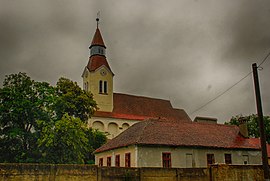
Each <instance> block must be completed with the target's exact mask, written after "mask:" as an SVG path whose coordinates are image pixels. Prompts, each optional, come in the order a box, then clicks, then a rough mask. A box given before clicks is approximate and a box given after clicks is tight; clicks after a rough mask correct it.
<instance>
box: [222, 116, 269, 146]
mask: <svg viewBox="0 0 270 181" xmlns="http://www.w3.org/2000/svg"><path fill="white" fill-rule="evenodd" d="M239 119H245V120H247V126H248V133H249V136H250V137H252V138H258V137H260V131H259V124H258V116H257V115H256V114H251V115H249V116H242V115H237V116H233V117H232V118H231V120H230V121H229V122H227V123H225V124H230V125H237V126H238V125H239ZM263 121H264V125H265V133H266V141H267V142H268V143H270V117H269V116H264V117H263Z"/></svg>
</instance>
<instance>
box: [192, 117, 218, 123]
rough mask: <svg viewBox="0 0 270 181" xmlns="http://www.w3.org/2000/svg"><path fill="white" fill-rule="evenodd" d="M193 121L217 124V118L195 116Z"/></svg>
mask: <svg viewBox="0 0 270 181" xmlns="http://www.w3.org/2000/svg"><path fill="white" fill-rule="evenodd" d="M194 122H198V123H210V124H217V118H210V117H201V116H197V117H195V119H194Z"/></svg>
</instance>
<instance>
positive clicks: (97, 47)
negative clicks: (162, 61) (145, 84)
mask: <svg viewBox="0 0 270 181" xmlns="http://www.w3.org/2000/svg"><path fill="white" fill-rule="evenodd" d="M96 20H97V28H96V31H95V34H94V36H93V39H92V42H91V45H90V47H89V49H90V57H89V61H88V64H87V65H86V67H85V68H84V71H83V74H82V78H83V89H84V90H86V91H90V92H91V93H92V94H93V97H94V100H95V101H96V102H97V105H98V111H96V112H95V114H94V115H93V116H92V118H90V119H89V126H90V127H92V128H94V129H98V130H100V131H102V132H105V133H106V134H107V137H108V139H112V138H114V137H116V136H117V135H119V134H120V133H121V132H123V131H124V130H126V129H127V128H129V127H130V126H132V125H133V124H135V123H137V122H140V121H143V120H145V119H149V118H165V119H170V120H181V121H182V122H191V119H190V117H189V116H188V115H187V113H186V112H185V111H184V110H183V109H176V108H173V107H172V105H171V102H170V101H169V100H163V99H157V98H151V97H143V96H135V95H128V94H123V93H115V92H114V91H113V78H114V73H113V71H112V69H111V68H110V65H109V62H108V60H107V57H106V46H105V43H104V40H103V38H102V35H101V32H100V29H99V27H98V21H99V19H98V18H97V19H96Z"/></svg>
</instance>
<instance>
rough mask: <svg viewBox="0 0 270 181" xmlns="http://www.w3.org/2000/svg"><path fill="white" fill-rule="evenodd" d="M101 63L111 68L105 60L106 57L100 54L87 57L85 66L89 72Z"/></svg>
mask: <svg viewBox="0 0 270 181" xmlns="http://www.w3.org/2000/svg"><path fill="white" fill-rule="evenodd" d="M102 65H104V66H106V67H107V68H108V69H109V70H110V71H111V68H110V66H109V64H108V62H107V59H106V57H104V56H102V55H94V56H91V57H90V58H89V61H88V64H87V68H88V70H89V71H90V72H91V71H95V70H96V69H98V68H99V67H101V66H102Z"/></svg>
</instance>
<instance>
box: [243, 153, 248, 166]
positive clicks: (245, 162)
mask: <svg viewBox="0 0 270 181" xmlns="http://www.w3.org/2000/svg"><path fill="white" fill-rule="evenodd" d="M248 162H249V159H248V155H243V163H244V165H247V164H248Z"/></svg>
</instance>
